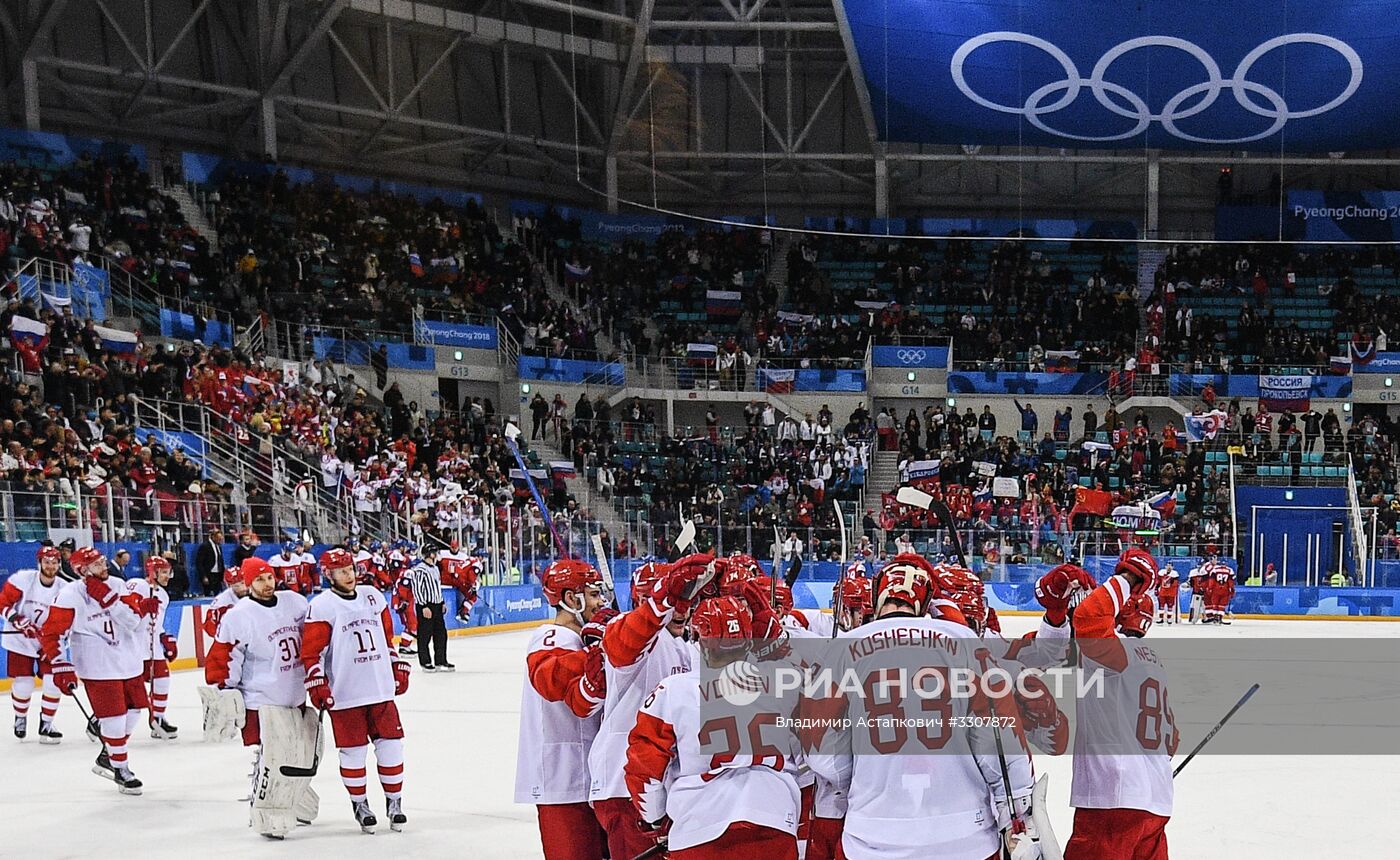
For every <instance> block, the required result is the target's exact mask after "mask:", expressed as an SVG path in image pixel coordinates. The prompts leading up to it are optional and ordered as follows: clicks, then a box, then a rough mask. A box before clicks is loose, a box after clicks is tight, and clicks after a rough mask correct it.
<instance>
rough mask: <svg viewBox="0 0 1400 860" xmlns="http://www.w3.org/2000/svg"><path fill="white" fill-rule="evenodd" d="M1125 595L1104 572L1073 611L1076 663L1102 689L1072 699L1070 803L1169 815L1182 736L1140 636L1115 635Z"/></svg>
mask: <svg viewBox="0 0 1400 860" xmlns="http://www.w3.org/2000/svg"><path fill="white" fill-rule="evenodd" d="M1128 594H1129V587H1128V582H1127V580H1126V579H1124V578H1123V577H1121V576H1113V577H1110V578H1109V579H1108V580H1107V581H1106V582H1105V583H1104V584H1103V585H1101V586H1099V587H1098V588H1097V589H1095V590H1094V591H1093V593H1091V594H1090V595H1089V596H1088V597H1086V598H1085V599H1084V602H1083V603H1081V604H1080V605H1079V608H1077V609H1076V610H1075V612H1074V619H1075V627H1076V630H1077V632H1078V634H1079V636H1078V639H1077V640H1076V641H1077V642H1078V643H1079V653H1080V661H1081V665H1082V667H1083V669H1084V670H1085V671H1095V670H1099V671H1102V673H1103V679H1104V683H1103V688H1102V692H1101V693H1100V691H1099V690H1096V689H1093V688H1090V689H1089V691H1088V692H1086V693H1085V694H1084V695H1082V696H1080V697H1079V699H1078V702H1077V706H1078V719H1077V720H1076V722H1075V729H1074V758H1073V768H1074V770H1073V774H1074V775H1073V778H1072V781H1071V784H1070V801H1069V802H1070V805H1071V806H1074V807H1085V808H1089V809H1142V810H1146V811H1147V812H1150V813H1152V814H1153V815H1161V816H1168V817H1170V816H1171V814H1172V770H1171V759H1172V755H1173V754H1175V753H1176V748H1177V745H1178V744H1179V743H1180V741H1181V737H1180V734H1179V733H1178V732H1177V729H1176V720H1175V718H1174V717H1173V715H1172V709H1171V704H1170V702H1169V701H1168V698H1167V675H1166V671H1165V670H1164V669H1163V668H1162V664H1161V661H1160V660H1158V658H1157V654H1156V653H1155V652H1154V651H1153V650H1152V649H1151V648H1150V647H1149V646H1148V645H1147V644H1146V643H1144V642H1143V641H1142V640H1138V639H1125V638H1123V637H1121V636H1119V635H1118V634H1117V633H1116V632H1114V626H1113V619H1114V618H1116V617H1117V615H1118V611H1119V609H1120V608H1121V607H1122V605H1123V602H1124V601H1125V600H1126V599H1127V597H1128Z"/></svg>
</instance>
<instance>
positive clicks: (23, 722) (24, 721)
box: [15, 717, 29, 740]
mask: <svg viewBox="0 0 1400 860" xmlns="http://www.w3.org/2000/svg"><path fill="white" fill-rule="evenodd" d="M27 734H29V718H28V717H15V737H17V738H19V739H20V740H24V736H25V735H27Z"/></svg>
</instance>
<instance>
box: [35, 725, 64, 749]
mask: <svg viewBox="0 0 1400 860" xmlns="http://www.w3.org/2000/svg"><path fill="white" fill-rule="evenodd" d="M61 740H63V732H60V731H59V730H58V729H56V728H54V727H53V720H40V721H39V743H41V744H56V743H58V742H59V741H61Z"/></svg>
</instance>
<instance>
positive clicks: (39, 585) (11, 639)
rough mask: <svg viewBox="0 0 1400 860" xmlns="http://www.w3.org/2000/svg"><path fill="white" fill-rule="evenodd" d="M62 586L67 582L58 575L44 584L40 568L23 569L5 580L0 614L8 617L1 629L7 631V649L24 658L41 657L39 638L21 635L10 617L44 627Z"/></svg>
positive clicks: (0, 602)
mask: <svg viewBox="0 0 1400 860" xmlns="http://www.w3.org/2000/svg"><path fill="white" fill-rule="evenodd" d="M63 585H64V581H63V580H62V579H60V578H58V577H55V578H54V581H53V583H52V584H50V585H47V586H46V585H44V583H43V580H41V579H40V578H39V571H37V570H34V569H30V570H21V571H19V572H17V573H15V574H14V575H13V576H11V577H10V578H9V579H7V580H5V585H4V587H3V588H0V617H3V618H4V619H5V623H4V627H3V628H0V629H4V631H5V633H6V634H7V635H6V636H5V639H4V644H5V650H6V651H10V652H12V653H14V654H22V655H23V656H25V657H38V656H39V640H37V639H30V638H29V637H28V636H22V635H20V633H19V628H18V627H16V626H15V625H14V624H13V623H11V621H10V616H11V615H18V616H20V617H21V618H24V619H25V620H27V621H30V622H32V623H33V624H34V626H35V627H43V626H44V621H45V620H47V619H48V617H49V607H50V606H52V605H53V602H54V601H55V600H57V599H58V592H59V590H60V589H62V588H63Z"/></svg>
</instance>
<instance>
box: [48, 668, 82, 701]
mask: <svg viewBox="0 0 1400 860" xmlns="http://www.w3.org/2000/svg"><path fill="white" fill-rule="evenodd" d="M50 668H51V669H52V671H53V685H54V686H55V687H57V688H58V689H59V691H60V692H62V693H63V694H65V695H68V696H71V695H73V692H74V691H75V690H77V689H78V673H77V672H76V671H74V670H73V664H72V663H69V662H68V661H67V660H55V661H53V663H52V664H51V665H50Z"/></svg>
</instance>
